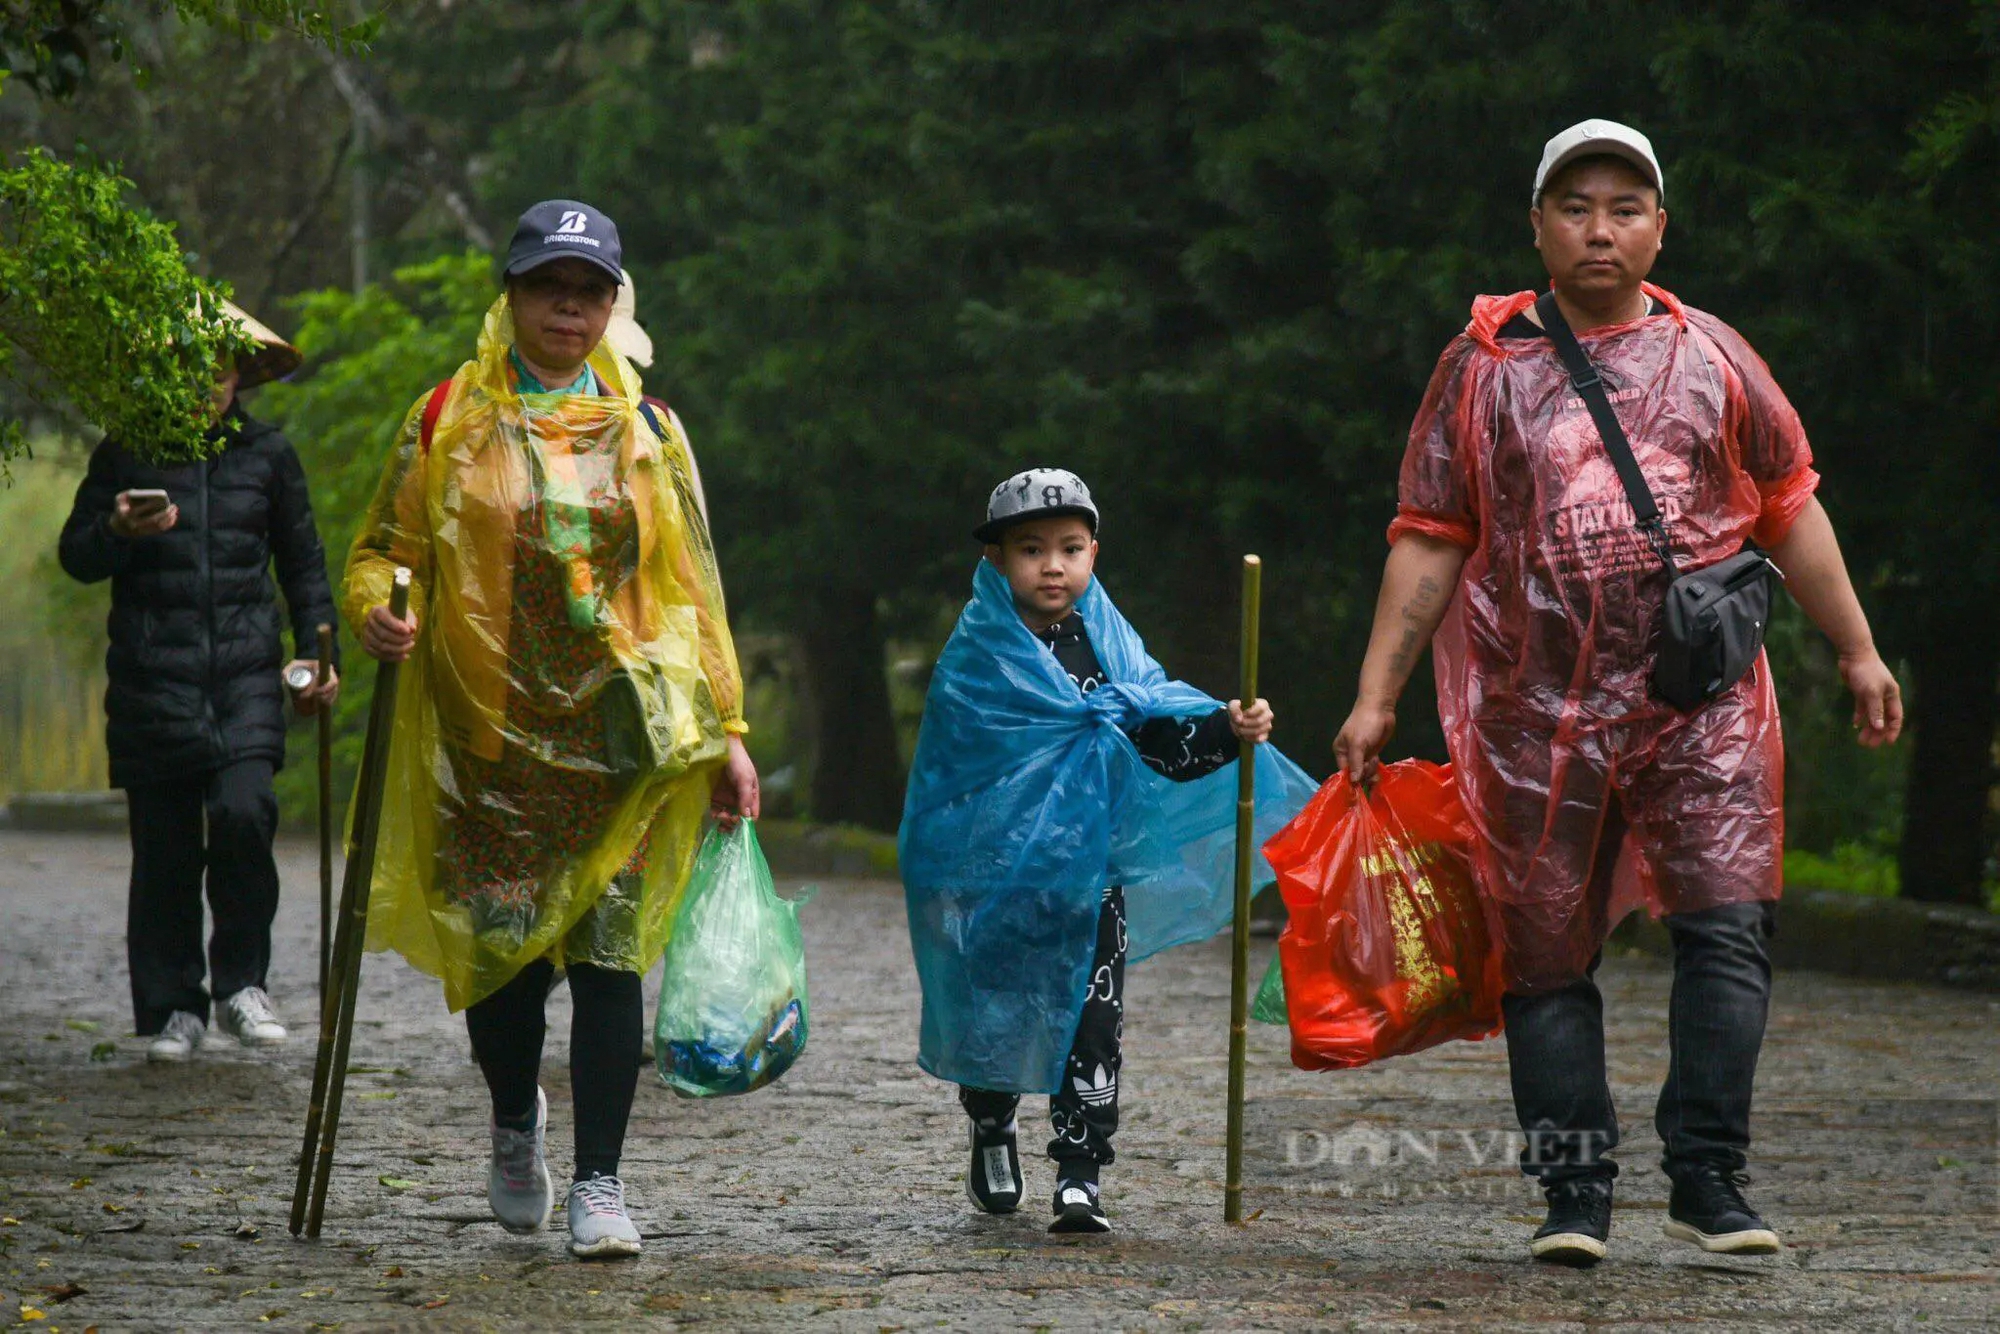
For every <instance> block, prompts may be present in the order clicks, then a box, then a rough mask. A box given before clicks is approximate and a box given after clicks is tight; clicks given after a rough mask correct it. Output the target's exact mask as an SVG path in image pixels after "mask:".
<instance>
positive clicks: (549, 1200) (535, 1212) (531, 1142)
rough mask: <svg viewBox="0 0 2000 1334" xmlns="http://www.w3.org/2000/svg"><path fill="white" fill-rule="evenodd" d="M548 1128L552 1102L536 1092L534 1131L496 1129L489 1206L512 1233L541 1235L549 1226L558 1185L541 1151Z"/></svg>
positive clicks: (488, 1185)
mask: <svg viewBox="0 0 2000 1334" xmlns="http://www.w3.org/2000/svg"><path fill="white" fill-rule="evenodd" d="M548 1128H549V1100H548V1099H547V1098H546V1097H544V1096H543V1094H542V1091H541V1089H539V1088H537V1089H536V1090H535V1128H534V1129H533V1130H509V1129H507V1128H506V1127H504V1126H498V1125H496V1126H493V1128H492V1129H493V1165H492V1166H491V1167H489V1168H488V1169H487V1170H486V1202H487V1203H488V1204H490V1205H492V1206H493V1217H494V1218H495V1219H496V1220H498V1222H499V1224H500V1226H501V1227H504V1228H506V1229H507V1230H508V1231H509V1232H517V1233H521V1234H524V1235H525V1234H527V1233H530V1232H540V1231H541V1230H542V1229H543V1228H545V1227H547V1226H548V1225H549V1214H550V1213H551V1212H553V1211H554V1209H555V1204H556V1188H555V1183H554V1182H552V1181H550V1180H549V1160H548V1156H547V1155H546V1154H545V1153H544V1152H543V1151H542V1140H543V1137H544V1136H545V1135H546V1134H547V1133H548Z"/></svg>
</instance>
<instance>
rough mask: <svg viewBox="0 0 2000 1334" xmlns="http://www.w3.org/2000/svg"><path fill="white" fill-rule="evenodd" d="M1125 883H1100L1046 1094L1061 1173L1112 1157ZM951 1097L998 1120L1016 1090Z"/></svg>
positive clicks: (1092, 1171)
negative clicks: (1070, 1019)
mask: <svg viewBox="0 0 2000 1334" xmlns="http://www.w3.org/2000/svg"><path fill="white" fill-rule="evenodd" d="M1125 943H1126V942H1125V891H1124V890H1123V889H1122V888H1121V887H1119V886H1117V885H1113V886H1111V887H1110V888H1109V889H1107V890H1105V891H1104V904H1103V907H1102V908H1100V909H1099V911H1098V915H1097V953H1096V956H1095V957H1094V958H1093V959H1092V961H1091V967H1090V979H1089V982H1088V984H1087V985H1088V986H1089V988H1090V989H1089V991H1087V992H1086V993H1085V995H1084V998H1083V1013H1082V1015H1081V1016H1080V1017H1079V1018H1078V1020H1077V1024H1076V1038H1075V1039H1074V1040H1073V1041H1072V1042H1071V1043H1070V1049H1069V1060H1068V1061H1067V1062H1066V1063H1065V1065H1064V1067H1063V1086H1062V1088H1061V1090H1060V1091H1058V1092H1056V1093H1052V1094H1050V1095H1049V1126H1050V1129H1051V1130H1052V1131H1053V1132H1054V1136H1053V1138H1051V1139H1050V1140H1049V1157H1051V1158H1053V1159H1055V1160H1056V1161H1057V1162H1058V1163H1060V1164H1062V1165H1063V1170H1062V1175H1063V1176H1064V1177H1065V1178H1071V1179H1082V1180H1086V1181H1095V1180H1096V1179H1097V1169H1098V1168H1099V1167H1100V1166H1102V1165H1104V1164H1106V1163H1109V1162H1112V1161H1113V1160H1114V1159H1115V1158H1116V1157H1117V1154H1115V1153H1114V1152H1113V1151H1112V1148H1111V1137H1112V1136H1113V1135H1115V1134H1117V1133H1118V1067H1119V1065H1120V1064H1121V1063H1122V1059H1123V1058H1122V1056H1121V1051H1120V1049H1121V1047H1122V1046H1123V1043H1124V1038H1125ZM958 1101H959V1105H960V1106H961V1107H963V1108H965V1113H966V1115H967V1116H970V1117H972V1118H973V1119H974V1120H977V1121H998V1122H1005V1121H1007V1120H1008V1119H1009V1118H1011V1117H1012V1116H1013V1115H1014V1110H1015V1108H1016V1107H1018V1106H1019V1105H1020V1101H1021V1097H1020V1095H1019V1094H1017V1093H1000V1092H996V1091H994V1090H992V1089H976V1088H961V1089H959V1091H958Z"/></svg>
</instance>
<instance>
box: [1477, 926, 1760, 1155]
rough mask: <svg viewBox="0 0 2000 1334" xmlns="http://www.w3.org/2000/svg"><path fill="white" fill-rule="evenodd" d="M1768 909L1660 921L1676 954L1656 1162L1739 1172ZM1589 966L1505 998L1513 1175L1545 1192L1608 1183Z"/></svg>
mask: <svg viewBox="0 0 2000 1334" xmlns="http://www.w3.org/2000/svg"><path fill="white" fill-rule="evenodd" d="M1777 908H1778V905H1777V904H1776V903H1775V902H1773V903H1733V904H1728V905H1725V906H1723V907H1720V908H1709V909H1705V910H1703V911H1701V912H1689V913H1675V914H1672V915H1670V916H1668V917H1666V918H1663V919H1662V920H1663V921H1664V922H1665V923H1666V927H1667V932H1668V934H1669V935H1670V936H1671V937H1672V939H1673V945H1674V986H1673V996H1672V999H1671V1000H1670V1001H1669V1003H1668V1010H1667V1044H1668V1051H1669V1057H1668V1064H1667V1082H1666V1084H1665V1085H1664V1086H1663V1087H1662V1088H1661V1089H1660V1101H1659V1105H1658V1107H1657V1109H1656V1111H1655V1113H1654V1118H1653V1124H1654V1127H1655V1128H1656V1129H1657V1130H1658V1131H1659V1134H1660V1141H1661V1143H1662V1144H1664V1145H1665V1146H1666V1152H1665V1154H1664V1156H1663V1157H1662V1158H1661V1161H1660V1165H1661V1167H1662V1168H1664V1169H1665V1170H1666V1172H1667V1174H1668V1175H1669V1176H1671V1175H1673V1174H1674V1173H1675V1171H1676V1169H1677V1168H1680V1167H1684V1166H1691V1165H1693V1164H1695V1163H1703V1162H1705V1163H1713V1164H1715V1165H1717V1166H1720V1167H1722V1168H1724V1169H1725V1170H1728V1171H1739V1170H1741V1169H1742V1167H1743V1164H1744V1154H1745V1150H1747V1149H1748V1148H1749V1147H1750V1093H1751V1087H1752V1085H1753V1084H1754V1082H1755V1080H1756V1075H1757V1053H1758V1051H1759V1050H1760V1049H1761V1048H1762V1046H1763V1043H1764V1022H1765V1019H1766V1017H1767V1016H1768V1014H1769V1013H1770V1007H1771V956H1770V952H1769V950H1768V948H1767V945H1766V942H1767V941H1768V940H1769V939H1770V937H1771V936H1772V935H1773V934H1775V932H1776V930H1777ZM1596 971H1597V960H1594V959H1593V960H1592V961H1591V965H1590V970H1589V972H1588V973H1586V975H1585V976H1584V977H1583V978H1581V979H1580V980H1578V981H1576V982H1573V983H1571V984H1570V985H1569V986H1567V987H1563V988H1561V989H1560V990H1555V991H1547V992H1540V993H1537V994H1535V995H1524V996H1514V995H1510V996H1507V997H1505V998H1503V1000H1502V1002H1501V1004H1502V1008H1503V1010H1504V1012H1505V1015H1506V1021H1507V1066H1508V1071H1509V1074H1510V1075H1511V1077H1512V1081H1513V1086H1514V1111H1515V1114H1516V1115H1517V1116H1518V1117H1519V1118H1520V1122H1521V1130H1522V1132H1523V1133H1524V1134H1525V1135H1526V1137H1527V1143H1526V1146H1525V1147H1524V1148H1523V1149H1522V1151H1521V1170H1522V1171H1523V1172H1526V1173H1527V1174H1528V1175H1530V1176H1533V1177H1537V1178H1539V1179H1540V1180H1541V1182H1542V1183H1543V1184H1544V1185H1553V1184H1555V1183H1556V1182H1558V1181H1563V1180H1567V1179H1571V1178H1575V1177H1585V1176H1598V1177H1605V1178H1610V1177H1615V1176H1617V1175H1618V1165H1617V1164H1616V1163H1614V1162H1612V1161H1611V1160H1610V1159H1609V1158H1607V1157H1606V1156H1605V1155H1606V1154H1607V1153H1609V1152H1610V1151H1611V1150H1612V1149H1614V1148H1616V1147H1617V1146H1618V1113H1617V1109H1616V1108H1614V1107H1613V1106H1612V1103H1611V1085H1610V1081H1609V1080H1608V1079H1607V1078H1606V1076H1605V1070H1604V998H1603V996H1602V995H1601V994H1599V992H1598V990H1597V982H1596V980H1595V976H1594V975H1595V973H1596Z"/></svg>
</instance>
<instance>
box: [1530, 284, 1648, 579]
mask: <svg viewBox="0 0 2000 1334" xmlns="http://www.w3.org/2000/svg"><path fill="white" fill-rule="evenodd" d="M1535 313H1536V314H1538V315H1540V316H1541V317H1542V328H1543V329H1544V330H1545V331H1546V332H1547V333H1548V336H1549V341H1550V342H1551V343H1554V344H1555V345H1556V355H1557V356H1559V357H1561V358H1562V363H1563V368H1564V369H1565V370H1567V371H1568V372H1569V382H1570V386H1571V387H1572V388H1573V389H1575V390H1576V392H1577V397H1579V398H1581V399H1582V400H1583V406H1584V407H1586V408H1588V409H1590V419H1591V420H1592V421H1594V422H1596V423H1597V434H1598V435H1599V436H1600V437H1602V438H1603V440H1604V452H1605V453H1606V454H1609V455H1610V456H1611V466H1612V467H1613V468H1615V469H1617V471H1618V480H1619V481H1620V482H1621V483H1623V484H1624V487H1625V498H1626V499H1627V500H1629V501H1631V502H1632V516H1633V518H1635V519H1637V520H1638V523H1639V531H1640V532H1642V533H1644V534H1645V535H1646V540H1647V541H1649V542H1651V543H1652V544H1653V550H1654V551H1655V552H1657V553H1659V557H1660V560H1661V561H1662V562H1663V563H1665V565H1666V567H1667V570H1668V572H1669V573H1672V574H1675V575H1678V574H1679V570H1678V569H1677V568H1676V567H1675V565H1674V557H1673V552H1672V550H1671V548H1670V547H1669V545H1668V543H1667V527H1666V525H1665V524H1664V523H1662V522H1661V521H1660V506H1659V503H1658V502H1657V501H1655V500H1654V499H1653V488H1652V487H1650V486H1647V485H1646V474H1644V473H1643V472H1640V471H1639V460H1638V459H1636V458H1634V457H1632V446H1631V444H1630V442H1628V441H1627V440H1626V439H1625V428H1624V427H1623V426H1621V425H1619V424H1618V414H1617V413H1615V412H1613V411H1612V410H1611V400H1610V399H1609V398H1607V397H1605V393H1604V381H1603V380H1601V379H1599V378H1598V374H1597V368H1596V367H1595V366H1593V365H1591V364H1590V358H1589V357H1588V356H1586V355H1584V351H1583V347H1582V345H1581V344H1579V343H1578V342H1577V341H1576V335H1575V334H1574V333H1572V332H1571V331H1570V327H1569V321H1568V320H1566V319H1564V318H1563V314H1562V311H1561V309H1559V308H1558V307H1557V305H1556V294H1555V293H1554V292H1544V293H1542V294H1541V296H1540V297H1538V298H1536V301H1535Z"/></svg>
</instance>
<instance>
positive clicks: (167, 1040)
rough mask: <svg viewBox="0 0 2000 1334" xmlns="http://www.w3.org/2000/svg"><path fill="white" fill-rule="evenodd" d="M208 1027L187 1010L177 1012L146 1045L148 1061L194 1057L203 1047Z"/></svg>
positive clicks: (182, 1059)
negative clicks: (203, 1039) (202, 1043)
mask: <svg viewBox="0 0 2000 1334" xmlns="http://www.w3.org/2000/svg"><path fill="white" fill-rule="evenodd" d="M207 1028H208V1026H207V1025H206V1024H204V1023H202V1022H201V1016H200V1015H198V1014H190V1013H188V1012H187V1011H186V1010H175V1011H174V1012H173V1013H172V1014H170V1015H168V1016H167V1026H166V1027H165V1028H163V1029H161V1030H160V1031H159V1033H158V1034H157V1035H155V1036H154V1038H153V1040H152V1041H151V1042H149V1043H147V1044H146V1059H147V1060H149V1061H175V1062H179V1061H185V1060H186V1059H187V1058H188V1057H190V1056H192V1055H194V1049H195V1048H196V1047H199V1046H200V1045H201V1038H202V1034H203V1033H204V1032H206V1031H207Z"/></svg>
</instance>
